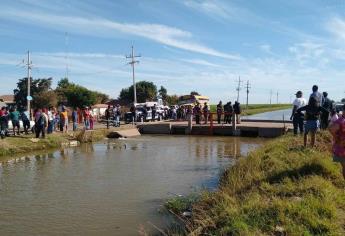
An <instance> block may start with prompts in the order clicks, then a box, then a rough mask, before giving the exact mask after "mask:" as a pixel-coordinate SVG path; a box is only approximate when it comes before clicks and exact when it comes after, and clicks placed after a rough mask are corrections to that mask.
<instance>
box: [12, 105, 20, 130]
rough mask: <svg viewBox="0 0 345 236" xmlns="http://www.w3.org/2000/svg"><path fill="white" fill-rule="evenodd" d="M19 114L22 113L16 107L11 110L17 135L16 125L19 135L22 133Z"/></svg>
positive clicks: (13, 126)
mask: <svg viewBox="0 0 345 236" xmlns="http://www.w3.org/2000/svg"><path fill="white" fill-rule="evenodd" d="M19 116H20V114H19V112H18V111H17V109H16V108H15V107H14V108H12V109H11V110H10V119H11V121H12V128H13V136H16V132H15V129H16V127H17V135H20V133H19V131H20V124H19Z"/></svg>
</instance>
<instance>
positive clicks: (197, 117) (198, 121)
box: [195, 115, 200, 124]
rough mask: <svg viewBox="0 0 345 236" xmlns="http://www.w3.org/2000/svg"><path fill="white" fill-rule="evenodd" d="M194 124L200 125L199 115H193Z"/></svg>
mask: <svg viewBox="0 0 345 236" xmlns="http://www.w3.org/2000/svg"><path fill="white" fill-rule="evenodd" d="M195 122H196V123H197V124H200V115H195Z"/></svg>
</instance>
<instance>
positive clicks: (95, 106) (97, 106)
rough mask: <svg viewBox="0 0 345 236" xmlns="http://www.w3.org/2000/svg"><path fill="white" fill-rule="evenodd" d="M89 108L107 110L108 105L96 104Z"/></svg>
mask: <svg viewBox="0 0 345 236" xmlns="http://www.w3.org/2000/svg"><path fill="white" fill-rule="evenodd" d="M91 107H92V108H108V104H96V105H93V106H91Z"/></svg>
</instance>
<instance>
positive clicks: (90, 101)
mask: <svg viewBox="0 0 345 236" xmlns="http://www.w3.org/2000/svg"><path fill="white" fill-rule="evenodd" d="M56 93H57V95H58V100H59V103H60V104H65V105H67V106H71V107H79V108H82V107H84V106H92V105H94V104H96V103H105V102H106V101H107V100H108V99H109V97H108V95H106V94H103V93H100V92H96V91H91V90H89V89H87V88H85V87H83V86H80V85H77V84H74V83H71V82H69V80H68V79H67V78H64V79H61V80H60V81H59V82H58V86H57V88H56Z"/></svg>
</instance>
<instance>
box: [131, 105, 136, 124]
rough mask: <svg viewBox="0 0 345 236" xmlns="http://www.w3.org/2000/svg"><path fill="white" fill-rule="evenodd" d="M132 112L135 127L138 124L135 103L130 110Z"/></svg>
mask: <svg viewBox="0 0 345 236" xmlns="http://www.w3.org/2000/svg"><path fill="white" fill-rule="evenodd" d="M130 112H131V115H132V125H134V124H135V122H136V114H135V105H134V103H133V104H132V106H131V108H130Z"/></svg>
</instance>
